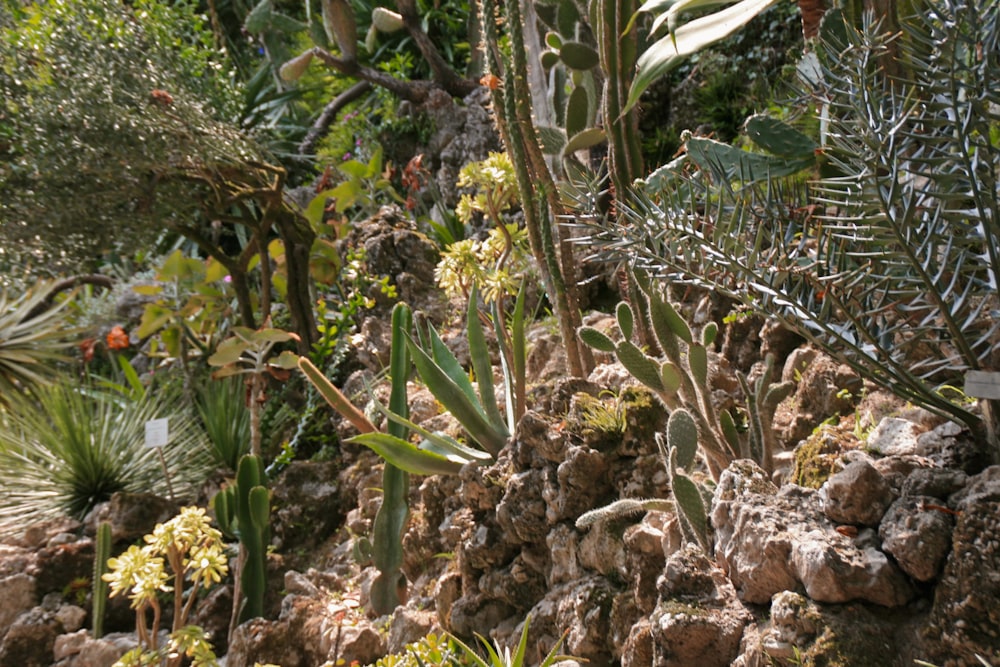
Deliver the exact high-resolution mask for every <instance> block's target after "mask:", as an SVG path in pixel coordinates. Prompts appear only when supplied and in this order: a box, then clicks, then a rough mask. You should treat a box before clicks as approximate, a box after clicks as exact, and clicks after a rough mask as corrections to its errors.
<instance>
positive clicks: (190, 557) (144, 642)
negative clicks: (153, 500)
mask: <svg viewBox="0 0 1000 667" xmlns="http://www.w3.org/2000/svg"><path fill="white" fill-rule="evenodd" d="M221 538H222V535H221V533H219V531H218V530H216V529H215V528H212V526H211V525H210V523H209V519H208V517H207V516H206V515H205V510H203V509H201V508H198V507H184V508H182V509H181V511H180V514H178V515H177V516H175V517H174V518H173V519H171V520H170V521H168V522H166V523H161V524H157V525H156V528H155V529H154V530H153V532H152V533H151V534H149V535H146V536H145V537H144V538H143V540H144V541H145V542H146V545H145V546H142V547H140V546H139V545H135V544H134V545H132V546H130V547H129V548H128V550H127V551H125V552H124V553H122V554H121V555H119V556H118V557H116V558H111V559H109V560H108V568H109V570H110V571H109V572H108V573H107V574H105V575H104V576H103V579H104V580H105V581H107V582H108V583H109V584H110V587H111V597H115V596H117V595H120V594H125V595H126V596H127V597H128V598H129V600H130V601H131V603H132V608H133V609H134V610H135V612H136V631H137V633H138V635H139V646H138V648H136V649H134V650H132V651H129V652H128V653H126V654H125V655H124V656H122V657H121V658H120V659H119V660H118V661H117V662H116V663H115V665H114V667H139V666H141V665H161V666H165V667H180V665H182V664H187V663H186V662H185V658H189V659H190V661H191V662H190V664H191V665H192V667H194V666H198V667H214V666H215V665H217V664H218V661H217V660H216V657H215V654H214V653H213V651H212V646H211V644H210V643H209V639H208V636H207V634H206V633H205V631H204V630H202V629H201V628H199V627H198V626H195V625H187V619H188V618H189V617H190V614H191V611H192V609H193V607H194V603H195V601H196V600H197V599H198V592H199V591H200V590H207V589H209V588H211V587H212V586H214V585H215V584H217V583H219V582H220V581H221V580H222V577H224V576H226V574H227V572H228V571H229V566H228V564H227V562H226V555H225V551H224V549H223V544H222V539H221ZM185 581H190V582H191V583H190V586H189V587H185ZM185 588H187V591H186V592H185ZM171 590H172V591H173V593H174V596H173V597H174V604H173V612H174V617H173V623H172V628H171V632H170V635H169V639H168V641H167V644H166V645H164V646H160V645H159V637H158V635H159V631H160V627H159V626H160V619H161V617H162V610H161V601H160V594H161V592H164V591H171ZM149 611H152V612H153V620H152V624H151V625H150V624H149V623H148V621H147V616H146V614H147V612H149Z"/></svg>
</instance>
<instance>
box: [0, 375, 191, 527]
mask: <svg viewBox="0 0 1000 667" xmlns="http://www.w3.org/2000/svg"><path fill="white" fill-rule="evenodd" d="M36 397H37V398H29V397H24V396H21V397H17V398H16V399H15V400H14V401H13V402H12V404H11V406H10V408H9V409H8V410H7V411H6V412H5V413H3V414H2V415H0V477H2V478H3V480H4V483H3V486H2V487H0V533H7V532H11V531H16V530H19V529H23V528H24V526H25V525H28V524H30V523H32V522H37V521H41V520H45V519H49V518H53V517H58V516H71V517H76V518H82V517H83V516H85V515H86V514H87V512H89V511H90V510H91V509H93V507H94V506H95V505H96V504H97V503H100V502H102V501H104V500H108V499H109V498H110V497H111V495H112V494H113V493H115V492H116V491H131V492H137V493H138V492H152V493H157V494H160V495H163V496H171V495H172V496H174V497H176V498H185V497H189V496H190V495H192V493H193V491H194V488H195V486H196V485H197V484H198V483H200V482H201V481H202V480H203V479H204V477H205V475H206V474H207V467H208V464H209V457H208V455H207V445H206V443H205V436H204V433H203V432H202V431H201V430H200V429H199V428H198V427H197V425H196V424H195V422H194V421H193V420H192V419H191V418H190V417H189V416H187V415H185V414H183V413H178V412H176V411H175V409H174V408H173V407H172V406H174V405H176V404H177V401H173V400H170V398H169V397H167V396H164V395H163V394H162V393H159V394H155V395H154V394H152V393H150V394H145V395H143V396H141V397H138V398H125V397H123V396H121V395H119V394H115V393H112V392H107V391H101V390H98V389H92V388H82V389H81V388H75V387H73V386H71V385H70V384H68V383H66V384H58V385H53V386H50V387H45V388H42V389H40V390H39V391H38V392H36ZM163 417H167V418H169V424H168V425H169V442H168V444H167V445H166V446H164V447H163V448H162V454H163V460H164V461H165V462H166V467H167V471H169V479H168V477H167V476H165V474H164V469H163V465H162V463H161V459H160V456H159V454H158V453H157V451H156V450H155V449H153V448H149V447H146V446H145V428H146V422H147V421H149V420H151V419H157V418H163Z"/></svg>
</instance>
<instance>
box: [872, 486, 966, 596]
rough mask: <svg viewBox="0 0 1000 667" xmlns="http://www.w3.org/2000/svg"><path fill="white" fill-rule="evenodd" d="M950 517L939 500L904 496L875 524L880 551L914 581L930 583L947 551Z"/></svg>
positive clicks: (948, 546) (939, 569)
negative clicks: (880, 541) (876, 525)
mask: <svg viewBox="0 0 1000 667" xmlns="http://www.w3.org/2000/svg"><path fill="white" fill-rule="evenodd" d="M952 525H953V521H952V515H951V514H950V512H949V510H948V508H947V507H945V503H944V501H943V500H939V499H937V498H933V497H931V496H906V497H903V498H900V499H899V500H897V501H896V502H894V503H893V504H892V505H891V506H890V507H889V511H888V512H886V514H885V516H884V517H882V523H880V524H879V527H878V534H879V537H880V538H881V539H882V549H883V550H884V551H885V552H886V553H888V554H890V555H891V556H892V557H893V558H895V559H896V562H897V563H899V567H900V568H902V570H903V572H906V573H907V574H908V575H910V576H911V577H913V578H914V579H916V580H917V581H931V580H932V579H934V578H935V577H936V576H937V575H938V573H940V571H941V567H942V565H944V562H945V558H946V557H947V555H948V551H949V549H951V530H952Z"/></svg>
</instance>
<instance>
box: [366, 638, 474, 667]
mask: <svg viewBox="0 0 1000 667" xmlns="http://www.w3.org/2000/svg"><path fill="white" fill-rule="evenodd" d="M431 665H434V666H435V667H445V666H446V665H450V666H453V667H473V662H472V661H471V659H469V658H468V657H467V656H465V655H464V654H463V652H462V651H461V650H460V649H459V647H458V645H457V644H456V643H455V641H454V640H453V639H451V638H449V637H446V636H438V635H436V634H433V633H431V634H429V635H427V636H426V637H422V638H421V639H420V640H419V641H416V642H413V643H412V644H407V645H406V650H405V652H403V653H397V654H391V655H387V656H385V657H382V658H379V659H378V660H377V661H376V662H374V663H372V664H371V665H369V666H368V667H430V666H431Z"/></svg>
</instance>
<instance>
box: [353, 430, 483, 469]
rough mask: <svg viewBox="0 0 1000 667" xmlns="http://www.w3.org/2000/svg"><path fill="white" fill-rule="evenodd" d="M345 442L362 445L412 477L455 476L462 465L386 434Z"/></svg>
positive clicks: (361, 436) (360, 436) (355, 437)
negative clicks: (412, 475)
mask: <svg viewBox="0 0 1000 667" xmlns="http://www.w3.org/2000/svg"><path fill="white" fill-rule="evenodd" d="M347 442H356V443H358V444H361V445H364V446H365V447H368V448H370V449H371V450H372V451H374V452H375V453H376V454H378V455H379V456H380V457H382V458H383V459H385V460H386V461H388V462H389V463H391V464H392V465H394V466H396V467H397V468H399V469H400V470H405V471H406V472H408V473H412V474H414V475H457V474H458V472H459V471H460V470H461V469H462V465H463V464H462V463H459V462H457V461H454V460H452V459H450V458H448V457H446V456H442V455H441V454H438V453H436V452H431V451H428V450H425V449H420V448H419V447H417V446H416V445H414V444H413V443H412V442H409V441H407V440H402V439H400V438H397V437H395V436H392V435H389V434H388V433H380V432H374V433H362V434H360V435H356V436H353V437H351V438H349V439H348V440H347Z"/></svg>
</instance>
